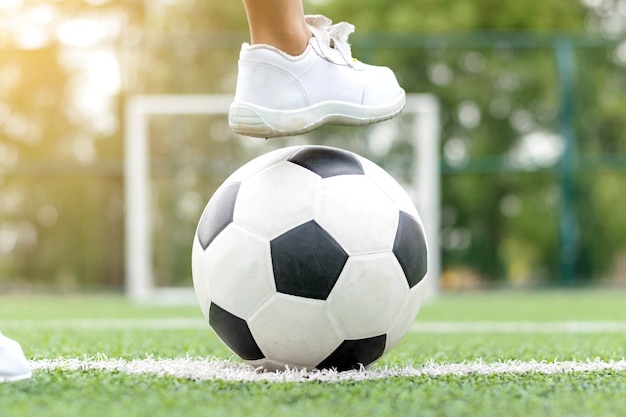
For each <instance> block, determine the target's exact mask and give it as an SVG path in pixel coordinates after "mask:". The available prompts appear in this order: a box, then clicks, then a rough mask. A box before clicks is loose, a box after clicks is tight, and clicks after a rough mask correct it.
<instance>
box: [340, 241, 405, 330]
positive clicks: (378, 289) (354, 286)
mask: <svg viewBox="0 0 626 417" xmlns="http://www.w3.org/2000/svg"><path fill="white" fill-rule="evenodd" d="M408 296H409V284H408V283H407V281H406V279H404V273H403V271H402V267H401V266H400V264H399V263H398V261H397V260H396V258H395V256H394V255H393V253H391V252H386V253H379V254H370V255H361V256H353V257H350V259H348V262H347V263H346V266H345V267H344V269H343V271H342V272H341V275H340V276H339V280H338V281H337V283H336V284H335V287H334V288H333V291H332V292H331V293H330V296H329V297H328V303H329V304H330V308H331V310H332V312H333V316H334V317H335V320H337V322H338V323H339V326H340V328H341V332H342V334H343V336H344V337H345V338H346V339H362V338H367V337H373V336H378V335H381V334H385V333H387V331H389V329H390V328H391V327H392V326H393V324H394V322H395V321H396V318H397V317H398V315H399V314H402V313H401V310H402V309H403V308H406V307H407V305H406V302H407V298H408ZM364 306H367V308H364Z"/></svg>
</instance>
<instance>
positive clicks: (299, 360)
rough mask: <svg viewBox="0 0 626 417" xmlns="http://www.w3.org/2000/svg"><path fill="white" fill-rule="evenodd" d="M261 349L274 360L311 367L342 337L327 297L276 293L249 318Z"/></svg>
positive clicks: (249, 323)
mask: <svg viewBox="0 0 626 417" xmlns="http://www.w3.org/2000/svg"><path fill="white" fill-rule="evenodd" d="M248 326H250V331H251V333H252V335H253V336H254V339H255V340H256V342H257V344H258V345H259V348H261V350H262V351H263V352H265V353H266V355H268V356H269V357H270V358H271V359H273V360H274V361H276V360H280V361H283V362H284V363H285V364H289V365H290V366H291V367H294V366H295V367H303V368H308V369H312V368H314V367H315V366H316V365H317V364H318V363H320V362H321V361H322V360H324V359H325V358H326V357H327V356H328V355H329V354H330V353H331V352H332V351H333V350H334V349H335V348H336V347H337V346H339V344H340V343H341V341H342V340H343V339H342V338H341V336H340V335H339V332H338V330H337V328H336V326H335V324H334V322H333V321H332V319H331V313H330V311H329V309H328V304H327V303H326V301H324V300H313V299H310V298H302V297H296V296H292V295H286V294H280V293H277V294H275V295H274V296H272V297H271V298H270V299H269V300H268V301H267V302H266V303H265V304H264V305H263V306H262V307H261V308H259V309H258V310H257V311H255V313H254V314H253V315H252V316H251V317H250V318H249V319H248Z"/></svg>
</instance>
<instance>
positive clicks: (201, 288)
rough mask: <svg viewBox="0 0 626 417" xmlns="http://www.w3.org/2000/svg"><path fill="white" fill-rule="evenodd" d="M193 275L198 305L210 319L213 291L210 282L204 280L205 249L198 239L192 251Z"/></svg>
mask: <svg viewBox="0 0 626 417" xmlns="http://www.w3.org/2000/svg"><path fill="white" fill-rule="evenodd" d="M191 256H192V259H191V269H192V270H191V275H192V279H193V286H194V288H196V296H197V298H198V304H200V309H201V310H202V314H204V317H209V307H210V306H211V290H210V288H209V281H208V280H206V279H204V276H205V275H204V256H205V253H204V249H202V246H201V245H200V241H199V240H198V237H197V236H195V237H194V239H193V248H192V251H191Z"/></svg>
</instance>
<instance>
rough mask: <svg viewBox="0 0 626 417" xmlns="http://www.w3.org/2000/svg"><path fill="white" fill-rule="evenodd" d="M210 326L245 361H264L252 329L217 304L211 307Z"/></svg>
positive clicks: (212, 304)
mask: <svg viewBox="0 0 626 417" xmlns="http://www.w3.org/2000/svg"><path fill="white" fill-rule="evenodd" d="M209 324H210V325H211V327H212V328H213V330H215V333H217V335H218V336H219V337H220V339H222V340H223V341H224V343H225V344H226V346H228V347H229V348H230V349H231V350H232V351H233V352H235V353H236V354H237V355H239V357H241V358H242V359H244V360H249V361H253V360H257V359H263V358H264V357H265V356H264V355H263V352H261V349H259V346H258V345H257V344H256V342H255V341H254V337H253V336H252V333H251V332H250V328H249V327H248V324H247V323H246V321H245V320H244V319H241V318H239V317H237V316H235V315H233V314H231V313H229V312H228V311H226V310H224V309H223V308H221V307H220V306H218V305H217V304H215V303H211V306H210V307H209Z"/></svg>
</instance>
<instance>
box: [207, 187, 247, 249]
mask: <svg viewBox="0 0 626 417" xmlns="http://www.w3.org/2000/svg"><path fill="white" fill-rule="evenodd" d="M240 186H241V183H239V182H234V183H231V184H225V185H223V186H221V187H220V188H218V189H217V191H216V192H215V194H213V197H211V200H209V204H207V206H206V208H205V209H204V212H203V213H202V216H201V217H200V221H199V222H198V240H199V241H200V245H202V249H206V248H207V247H209V245H210V244H211V242H213V239H215V237H216V236H217V235H218V234H220V232H221V231H222V230H224V229H225V228H226V226H228V225H229V224H230V223H232V221H233V211H234V210H235V201H236V200H237V194H238V193H239V187H240Z"/></svg>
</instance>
